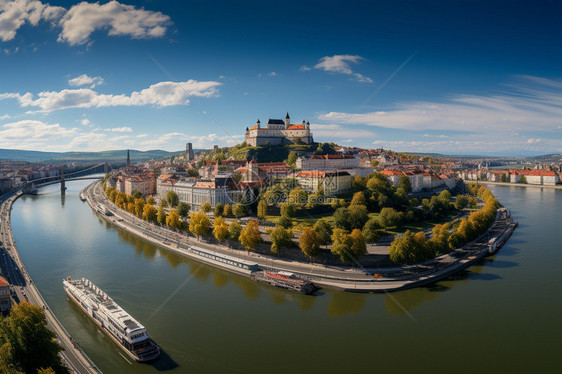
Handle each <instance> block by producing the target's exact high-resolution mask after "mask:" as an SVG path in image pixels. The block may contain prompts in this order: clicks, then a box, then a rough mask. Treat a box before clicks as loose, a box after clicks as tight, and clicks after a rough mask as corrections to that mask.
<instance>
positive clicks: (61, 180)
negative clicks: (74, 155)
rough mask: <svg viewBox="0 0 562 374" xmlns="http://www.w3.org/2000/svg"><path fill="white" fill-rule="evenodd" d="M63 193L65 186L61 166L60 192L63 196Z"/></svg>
mask: <svg viewBox="0 0 562 374" xmlns="http://www.w3.org/2000/svg"><path fill="white" fill-rule="evenodd" d="M64 191H66V186H65V184H64V166H61V168H60V192H61V193H62V194H64Z"/></svg>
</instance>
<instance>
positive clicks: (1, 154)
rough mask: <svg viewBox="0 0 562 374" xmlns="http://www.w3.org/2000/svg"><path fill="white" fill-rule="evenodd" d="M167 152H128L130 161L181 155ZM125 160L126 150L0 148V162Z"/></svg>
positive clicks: (158, 150)
mask: <svg viewBox="0 0 562 374" xmlns="http://www.w3.org/2000/svg"><path fill="white" fill-rule="evenodd" d="M182 152H183V151H178V152H167V151H163V150H160V149H156V150H151V151H136V150H130V154H131V161H133V162H137V161H146V160H150V159H155V160H157V159H161V158H164V157H169V156H174V155H177V154H180V153H182ZM126 159H127V150H126V149H125V150H123V149H120V150H114V151H102V152H41V151H25V150H19V149H3V148H0V160H10V161H28V162H73V161H76V162H88V161H92V162H93V161H109V162H125V160H126Z"/></svg>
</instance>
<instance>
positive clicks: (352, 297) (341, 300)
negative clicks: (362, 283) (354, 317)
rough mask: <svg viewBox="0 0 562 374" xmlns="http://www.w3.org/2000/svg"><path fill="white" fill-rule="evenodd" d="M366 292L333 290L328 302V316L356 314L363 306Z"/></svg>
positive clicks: (337, 316) (336, 316)
mask: <svg viewBox="0 0 562 374" xmlns="http://www.w3.org/2000/svg"><path fill="white" fill-rule="evenodd" d="M366 298H367V294H364V293H352V292H333V293H332V299H331V300H330V302H329V303H328V310H327V313H328V316H330V317H332V318H339V317H343V316H345V315H347V314H356V313H358V312H359V311H360V310H361V309H363V308H364V307H365V303H366Z"/></svg>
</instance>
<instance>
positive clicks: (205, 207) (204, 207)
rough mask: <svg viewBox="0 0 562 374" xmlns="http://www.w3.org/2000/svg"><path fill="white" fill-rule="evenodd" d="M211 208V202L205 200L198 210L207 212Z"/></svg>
mask: <svg viewBox="0 0 562 374" xmlns="http://www.w3.org/2000/svg"><path fill="white" fill-rule="evenodd" d="M212 209H213V208H212V207H211V203H210V202H208V201H205V202H204V203H203V204H201V207H200V210H201V211H202V212H204V213H209V212H210V211H211V210H212Z"/></svg>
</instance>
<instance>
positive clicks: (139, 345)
mask: <svg viewBox="0 0 562 374" xmlns="http://www.w3.org/2000/svg"><path fill="white" fill-rule="evenodd" d="M62 284H63V287H64V290H65V291H66V293H67V295H68V296H69V297H70V299H71V300H72V301H74V302H75V303H76V304H77V305H78V306H79V307H80V308H81V309H82V310H83V311H84V312H85V313H86V314H87V315H88V316H90V318H92V320H94V322H95V323H96V324H97V325H98V326H100V327H101V328H102V329H103V330H104V331H105V332H106V333H107V335H108V336H109V337H110V338H111V339H112V340H113V341H114V342H115V343H117V345H119V347H121V349H123V350H124V351H125V352H127V354H128V355H129V356H130V357H131V358H132V359H134V360H135V361H138V362H147V361H152V360H155V359H156V358H158V356H160V348H159V347H158V346H157V345H156V344H155V343H154V342H153V341H152V339H150V337H149V336H148V334H147V333H146V329H145V328H144V326H143V325H141V324H140V323H139V322H138V321H137V320H135V319H134V318H133V317H131V315H130V314H129V313H127V312H125V310H123V308H121V307H120V306H119V305H117V303H115V301H113V299H112V298H110V297H109V296H107V294H106V293H105V292H103V291H102V290H100V289H99V288H98V287H97V286H96V285H95V284H93V283H92V282H90V281H89V280H87V279H85V278H82V279H79V280H72V279H71V278H70V277H68V278H66V279H64V280H63V282H62Z"/></svg>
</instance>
